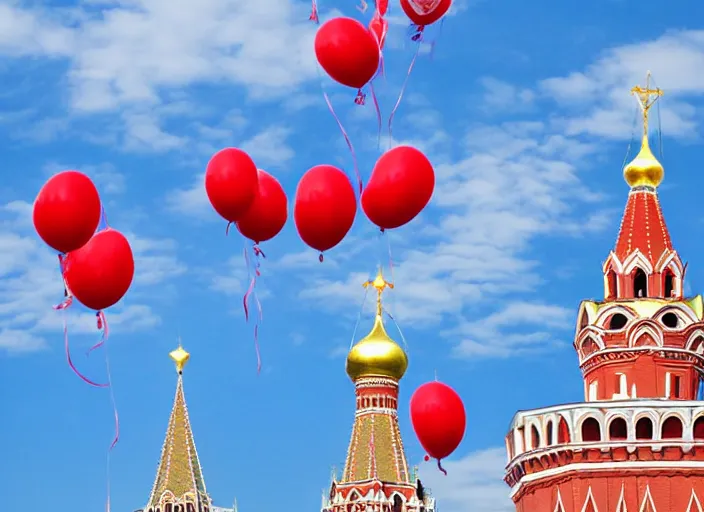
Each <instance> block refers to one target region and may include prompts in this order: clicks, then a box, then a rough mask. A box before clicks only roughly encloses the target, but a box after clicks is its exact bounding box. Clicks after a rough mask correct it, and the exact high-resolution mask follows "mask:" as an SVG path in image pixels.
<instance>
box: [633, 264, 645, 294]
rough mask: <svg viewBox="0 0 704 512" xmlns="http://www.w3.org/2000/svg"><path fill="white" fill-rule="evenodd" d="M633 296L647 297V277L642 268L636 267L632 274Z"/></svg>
mask: <svg viewBox="0 0 704 512" xmlns="http://www.w3.org/2000/svg"><path fill="white" fill-rule="evenodd" d="M633 295H634V296H635V297H647V296H648V276H646V275H645V272H643V269H642V268H638V267H636V269H635V271H634V272H633Z"/></svg>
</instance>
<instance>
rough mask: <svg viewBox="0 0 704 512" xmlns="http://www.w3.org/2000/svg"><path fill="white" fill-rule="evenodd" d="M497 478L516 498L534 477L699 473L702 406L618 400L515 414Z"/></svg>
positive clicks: (702, 465) (703, 460)
mask: <svg viewBox="0 0 704 512" xmlns="http://www.w3.org/2000/svg"><path fill="white" fill-rule="evenodd" d="M506 449H507V452H508V466H507V468H506V476H505V477H504V480H505V481H506V483H507V484H508V485H509V487H511V494H512V496H515V494H516V493H518V492H519V491H520V489H521V487H523V485H524V484H525V485H527V484H530V483H531V482H535V481H536V480H545V479H552V478H560V477H564V476H566V475H568V474H570V473H573V472H580V473H581V472H590V471H593V472H602V473H603V472H605V471H606V472H609V471H611V472H614V471H615V472H622V471H624V470H628V469H637V470H638V471H641V472H644V471H648V470H651V469H652V470H658V471H663V470H674V471H676V470H683V469H684V470H688V471H691V470H692V469H694V468H698V469H699V470H700V471H702V472H704V402H700V401H670V400H624V401H611V402H598V403H590V402H586V403H576V404H568V405H559V406H553V407H545V408H541V409H534V410H530V411H521V412H518V413H517V414H516V415H515V416H514V418H513V421H512V423H511V427H510V431H509V433H508V435H507V436H506Z"/></svg>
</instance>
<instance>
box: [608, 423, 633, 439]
mask: <svg viewBox="0 0 704 512" xmlns="http://www.w3.org/2000/svg"><path fill="white" fill-rule="evenodd" d="M627 437H628V427H627V425H626V420H624V419H623V418H614V419H613V420H611V423H609V439H611V440H612V441H623V440H625V439H626V438H627Z"/></svg>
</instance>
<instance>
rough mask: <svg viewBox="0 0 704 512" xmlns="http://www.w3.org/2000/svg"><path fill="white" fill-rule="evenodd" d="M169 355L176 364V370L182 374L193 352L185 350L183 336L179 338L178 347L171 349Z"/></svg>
mask: <svg viewBox="0 0 704 512" xmlns="http://www.w3.org/2000/svg"><path fill="white" fill-rule="evenodd" d="M169 357H170V358H171V360H172V361H173V362H174V363H175V364H176V371H177V372H178V374H179V375H181V374H182V373H183V367H184V366H186V363H187V362H188V360H189V359H190V358H191V354H189V353H188V352H186V351H185V350H183V347H182V346H181V338H179V339H178V348H177V349H176V350H173V351H171V353H169Z"/></svg>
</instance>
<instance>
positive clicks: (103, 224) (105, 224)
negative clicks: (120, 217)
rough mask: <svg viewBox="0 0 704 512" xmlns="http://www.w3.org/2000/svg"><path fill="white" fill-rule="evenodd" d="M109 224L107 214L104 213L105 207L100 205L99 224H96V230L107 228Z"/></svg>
mask: <svg viewBox="0 0 704 512" xmlns="http://www.w3.org/2000/svg"><path fill="white" fill-rule="evenodd" d="M109 227H110V224H108V216H107V215H106V214H105V207H103V206H101V207H100V224H98V231H102V230H104V229H108V228H109Z"/></svg>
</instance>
